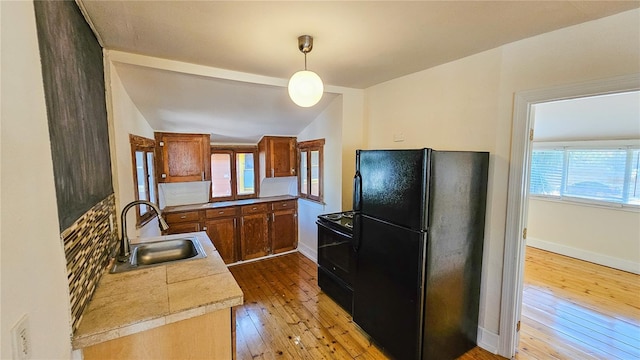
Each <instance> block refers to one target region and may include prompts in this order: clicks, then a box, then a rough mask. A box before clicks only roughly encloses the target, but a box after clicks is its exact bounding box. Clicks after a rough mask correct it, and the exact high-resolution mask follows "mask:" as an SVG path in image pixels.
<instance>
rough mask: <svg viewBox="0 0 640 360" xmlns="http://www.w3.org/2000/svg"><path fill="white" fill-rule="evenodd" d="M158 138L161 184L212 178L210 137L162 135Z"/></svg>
mask: <svg viewBox="0 0 640 360" xmlns="http://www.w3.org/2000/svg"><path fill="white" fill-rule="evenodd" d="M157 136H158V137H159V139H158V140H159V141H157V144H158V148H159V150H160V151H159V152H160V156H159V157H160V158H161V164H159V165H160V169H161V171H160V172H159V173H160V176H159V179H158V181H159V182H179V181H202V180H206V179H208V178H209V177H210V176H209V169H210V166H211V165H210V159H209V156H208V154H209V151H210V150H209V136H208V135H196V134H163V133H160V134H159V135H157Z"/></svg>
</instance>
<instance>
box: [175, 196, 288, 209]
mask: <svg viewBox="0 0 640 360" xmlns="http://www.w3.org/2000/svg"><path fill="white" fill-rule="evenodd" d="M297 199H298V197H297V196H292V195H282V196H269V197H263V198H255V199H245V200H233V201H220V202H212V203H206V204H192V205H179V206H167V207H165V208H164V209H162V212H163V213H172V212H179V211H195V210H206V209H217V208H222V207H228V206H240V205H252V204H259V203H263V202H272V201H284V200H297Z"/></svg>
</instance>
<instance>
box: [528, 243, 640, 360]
mask: <svg viewBox="0 0 640 360" xmlns="http://www.w3.org/2000/svg"><path fill="white" fill-rule="evenodd" d="M524 279H525V281H524V292H523V297H522V298H523V301H522V302H523V304H522V320H521V322H522V325H521V328H520V344H519V347H518V353H517V354H516V359H624V360H627V359H640V276H638V275H635V274H631V273H628V272H624V271H619V270H615V269H612V268H608V267H605V266H601V265H596V264H593V263H589V262H585V261H580V260H576V259H573V258H569V257H566V256H562V255H558V254H554V253H550V252H547V251H544V250H540V249H536V248H532V247H527V252H526V261H525V273H524Z"/></svg>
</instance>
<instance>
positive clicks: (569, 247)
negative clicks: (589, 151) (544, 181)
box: [527, 198, 640, 274]
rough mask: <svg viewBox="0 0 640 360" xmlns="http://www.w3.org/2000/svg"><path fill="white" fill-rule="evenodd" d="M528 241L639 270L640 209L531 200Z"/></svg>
mask: <svg viewBox="0 0 640 360" xmlns="http://www.w3.org/2000/svg"><path fill="white" fill-rule="evenodd" d="M528 217H529V221H528V224H527V245H531V246H535V247H538V248H541V249H545V250H549V251H554V252H557V253H560V254H563V255H567V256H571V257H575V258H578V259H582V260H586V261H591V262H594V263H597V264H601V265H605V266H609V267H612V268H616V269H621V270H624V271H630V272H634V273H636V274H640V212H635V211H624V210H619V209H611V208H602V207H595V206H585V205H582V204H573V203H567V202H559V201H549V200H540V199H534V198H532V199H530V200H529V213H528Z"/></svg>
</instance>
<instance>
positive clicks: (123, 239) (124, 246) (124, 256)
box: [117, 200, 169, 262]
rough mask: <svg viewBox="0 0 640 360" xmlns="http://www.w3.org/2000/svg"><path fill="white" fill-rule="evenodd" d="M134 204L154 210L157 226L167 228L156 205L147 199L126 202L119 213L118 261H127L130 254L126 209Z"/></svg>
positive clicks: (162, 228)
mask: <svg viewBox="0 0 640 360" xmlns="http://www.w3.org/2000/svg"><path fill="white" fill-rule="evenodd" d="M135 205H148V206H150V207H151V208H152V209H153V211H155V213H156V216H157V217H158V226H159V227H160V230H162V231H164V230H167V229H168V228H169V225H168V224H167V222H166V221H164V219H163V218H162V213H161V212H160V209H159V208H158V206H157V205H156V204H154V203H152V202H150V201H147V200H135V201H132V202H130V203H128V204H127V205H126V206H125V207H124V209H122V213H121V214H120V222H121V223H122V233H121V234H120V250H119V251H118V256H117V260H118V261H119V262H127V261H129V255H130V252H131V251H130V245H129V237H128V236H127V211H129V209H131V208H132V207H134V206H135Z"/></svg>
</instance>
